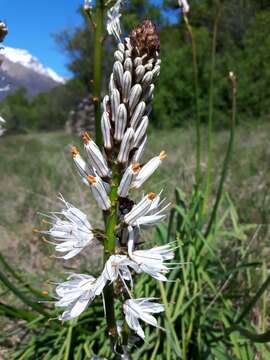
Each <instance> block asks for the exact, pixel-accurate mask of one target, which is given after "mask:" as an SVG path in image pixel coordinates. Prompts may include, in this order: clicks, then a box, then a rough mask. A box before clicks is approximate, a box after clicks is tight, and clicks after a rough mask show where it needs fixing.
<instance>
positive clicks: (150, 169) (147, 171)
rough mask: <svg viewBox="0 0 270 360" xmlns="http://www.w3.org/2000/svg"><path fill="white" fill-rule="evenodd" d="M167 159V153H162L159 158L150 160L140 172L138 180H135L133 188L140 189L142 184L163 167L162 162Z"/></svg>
mask: <svg viewBox="0 0 270 360" xmlns="http://www.w3.org/2000/svg"><path fill="white" fill-rule="evenodd" d="M165 158H166V153H165V151H161V153H160V154H159V155H158V156H155V157H153V158H152V159H151V160H149V161H148V162H147V163H146V164H145V165H144V166H143V167H142V168H141V170H140V171H139V173H138V175H137V176H136V179H135V180H134V182H133V184H132V187H134V188H135V189H138V188H139V187H141V186H142V184H143V183H144V182H145V181H146V180H148V179H149V178H150V176H151V175H152V174H153V173H154V172H155V171H156V169H157V168H158V167H159V166H160V165H161V163H162V161H163V160H164V159H165Z"/></svg>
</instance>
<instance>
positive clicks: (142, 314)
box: [123, 298, 164, 339]
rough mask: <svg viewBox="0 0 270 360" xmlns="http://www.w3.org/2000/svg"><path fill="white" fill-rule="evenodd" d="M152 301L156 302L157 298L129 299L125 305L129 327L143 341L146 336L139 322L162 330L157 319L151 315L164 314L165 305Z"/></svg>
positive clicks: (124, 309)
mask: <svg viewBox="0 0 270 360" xmlns="http://www.w3.org/2000/svg"><path fill="white" fill-rule="evenodd" d="M152 300H155V298H141V299H129V300H126V301H125V302H124V305H123V311H124V314H125V319H126V322H127V324H128V326H129V327H130V328H131V329H133V330H134V331H135V332H136V334H137V335H138V336H140V337H141V338H142V339H144V338H145V335H144V331H143V329H142V327H141V325H140V323H139V320H142V321H144V322H146V323H147V324H149V325H152V326H155V327H158V328H161V327H160V326H158V323H157V320H156V318H155V317H154V316H153V315H151V314H155V313H160V312H163V311H164V305H161V304H158V303H154V302H152Z"/></svg>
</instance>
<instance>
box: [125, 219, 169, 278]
mask: <svg viewBox="0 0 270 360" xmlns="http://www.w3.org/2000/svg"><path fill="white" fill-rule="evenodd" d="M128 232H129V240H128V255H129V257H130V259H131V260H132V261H134V262H135V263H136V264H137V265H138V269H139V272H144V273H146V274H148V275H150V276H152V277H153V278H154V279H156V280H159V281H167V280H168V279H167V278H166V276H165V274H167V273H168V272H169V271H170V270H171V268H170V266H169V265H170V264H168V263H166V262H167V261H170V260H172V259H173V258H174V245H173V244H167V245H163V246H157V247H153V248H152V249H148V250H134V232H133V228H132V227H130V226H129V228H128Z"/></svg>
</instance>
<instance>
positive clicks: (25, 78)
mask: <svg viewBox="0 0 270 360" xmlns="http://www.w3.org/2000/svg"><path fill="white" fill-rule="evenodd" d="M0 62H1V67H0V100H2V99H4V98H5V97H6V96H7V95H9V94H11V93H13V92H14V91H16V90H17V89H19V88H24V89H25V90H26V92H27V94H28V96H29V97H33V96H35V95H37V94H39V93H41V92H47V91H49V90H51V89H52V88H54V87H56V86H59V85H61V84H63V83H64V82H65V81H64V79H63V78H61V77H60V76H59V75H57V74H56V73H55V72H54V71H53V70H52V69H50V68H46V67H45V66H43V65H42V64H41V63H40V62H39V61H38V59H37V58H35V57H34V56H32V55H31V54H30V53H29V52H28V51H26V50H22V49H14V48H10V47H5V48H4V49H2V50H0Z"/></svg>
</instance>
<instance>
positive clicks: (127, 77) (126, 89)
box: [122, 71, 132, 103]
mask: <svg viewBox="0 0 270 360" xmlns="http://www.w3.org/2000/svg"><path fill="white" fill-rule="evenodd" d="M131 83H132V76H131V72H130V71H125V72H124V75H123V88H122V96H123V102H124V103H126V102H128V97H129V93H130V89H131Z"/></svg>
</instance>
